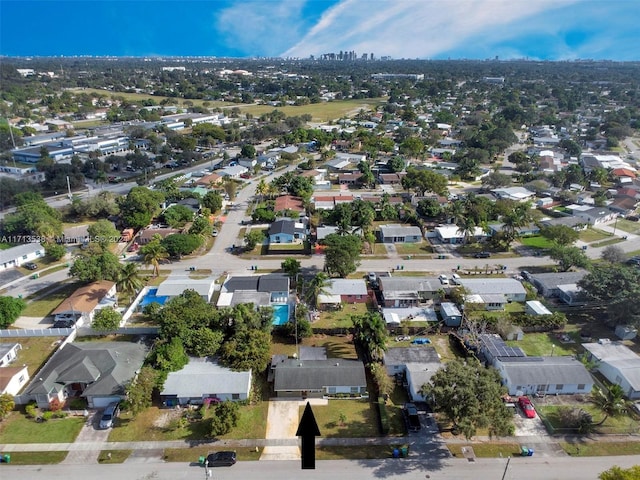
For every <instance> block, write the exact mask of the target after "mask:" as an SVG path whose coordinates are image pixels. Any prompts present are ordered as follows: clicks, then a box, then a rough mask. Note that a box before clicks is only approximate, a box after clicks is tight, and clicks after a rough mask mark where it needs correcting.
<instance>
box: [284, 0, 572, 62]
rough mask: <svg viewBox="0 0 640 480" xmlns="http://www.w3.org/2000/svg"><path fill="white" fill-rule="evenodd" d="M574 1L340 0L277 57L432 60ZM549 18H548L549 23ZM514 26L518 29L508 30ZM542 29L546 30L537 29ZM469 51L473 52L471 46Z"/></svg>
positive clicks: (489, 40)
mask: <svg viewBox="0 0 640 480" xmlns="http://www.w3.org/2000/svg"><path fill="white" fill-rule="evenodd" d="M578 1H579V0H535V1H533V0H529V1H519V0H518V1H514V0H473V1H472V0H420V1H416V0H344V1H342V2H341V3H339V4H337V5H336V6H334V7H333V8H331V9H329V10H327V11H326V12H325V13H324V15H323V16H322V18H321V19H320V21H319V22H318V23H317V24H316V25H315V26H314V27H313V28H312V29H311V30H310V31H309V32H308V33H307V34H306V35H305V36H304V37H303V38H302V40H300V41H299V42H298V43H297V44H295V45H294V46H293V47H290V48H289V49H288V50H286V51H285V52H284V53H283V54H282V56H285V57H306V56H308V55H311V54H314V55H318V54H322V53H328V52H338V51H340V50H355V51H356V52H357V53H359V54H361V53H366V52H374V53H375V54H376V55H377V56H381V55H390V56H392V57H394V58H433V57H436V56H437V55H439V54H443V53H446V52H447V51H450V50H452V49H458V48H459V47H461V46H462V45H464V44H465V42H466V41H467V40H468V39H470V38H474V39H482V43H483V44H484V45H485V46H486V45H488V44H490V43H493V42H499V41H501V40H503V39H506V38H510V37H512V36H519V35H520V34H521V33H522V31H520V30H519V29H520V28H522V27H524V29H525V30H531V29H532V28H535V26H531V25H527V24H526V22H525V21H524V20H526V19H527V18H530V17H532V16H536V15H538V14H540V13H543V12H552V11H554V10H557V9H563V8H565V7H567V6H570V5H571V4H574V3H576V2H578ZM552 16H553V13H550V17H549V18H550V19H551V22H550V23H553V24H555V23H556V22H554V21H553V19H552ZM511 25H518V27H517V28H518V30H515V29H513V28H510V27H511ZM538 27H541V28H542V29H545V26H544V25H542V26H540V25H539V26H538ZM469 50H471V51H472V50H473V46H470V48H469Z"/></svg>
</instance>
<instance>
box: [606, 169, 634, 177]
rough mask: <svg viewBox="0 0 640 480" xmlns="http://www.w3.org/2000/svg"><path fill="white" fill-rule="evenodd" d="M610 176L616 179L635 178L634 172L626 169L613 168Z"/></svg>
mask: <svg viewBox="0 0 640 480" xmlns="http://www.w3.org/2000/svg"><path fill="white" fill-rule="evenodd" d="M611 174H612V175H614V176H615V177H618V178H621V177H629V178H636V172H634V171H633V170H630V169H628V168H614V169H613V170H611Z"/></svg>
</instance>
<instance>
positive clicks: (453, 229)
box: [434, 225, 488, 244]
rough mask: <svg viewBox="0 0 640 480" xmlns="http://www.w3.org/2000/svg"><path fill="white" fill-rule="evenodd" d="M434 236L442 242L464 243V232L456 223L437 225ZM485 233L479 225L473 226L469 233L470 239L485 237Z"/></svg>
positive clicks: (478, 239)
mask: <svg viewBox="0 0 640 480" xmlns="http://www.w3.org/2000/svg"><path fill="white" fill-rule="evenodd" d="M434 232H435V234H436V238H437V239H438V240H440V241H441V242H442V243H451V244H458V243H464V241H465V235H464V232H463V231H462V230H461V229H460V227H458V226H457V225H439V226H437V227H436V228H434ZM487 236H488V235H487V233H486V232H485V231H484V230H483V229H482V228H481V227H474V229H473V232H472V233H471V235H470V237H471V241H481V240H483V239H485V238H487Z"/></svg>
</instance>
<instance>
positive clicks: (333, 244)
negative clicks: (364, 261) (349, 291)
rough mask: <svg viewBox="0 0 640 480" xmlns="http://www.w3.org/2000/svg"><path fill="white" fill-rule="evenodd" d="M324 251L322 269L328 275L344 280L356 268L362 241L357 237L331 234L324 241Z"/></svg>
mask: <svg viewBox="0 0 640 480" xmlns="http://www.w3.org/2000/svg"><path fill="white" fill-rule="evenodd" d="M324 243H325V245H326V246H327V248H326V250H325V263H324V268H325V270H326V271H327V272H328V273H329V275H338V276H340V277H343V278H345V277H346V276H347V275H349V274H350V273H353V272H355V271H356V270H357V268H358V263H359V262H358V260H359V258H360V251H361V250H362V240H361V239H360V237H359V236H357V235H337V234H335V233H332V234H331V235H327V237H326V238H325V239H324Z"/></svg>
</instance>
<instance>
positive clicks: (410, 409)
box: [404, 403, 422, 432]
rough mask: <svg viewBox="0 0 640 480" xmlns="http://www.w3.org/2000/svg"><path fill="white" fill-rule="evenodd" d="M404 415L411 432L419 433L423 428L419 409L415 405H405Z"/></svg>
mask: <svg viewBox="0 0 640 480" xmlns="http://www.w3.org/2000/svg"><path fill="white" fill-rule="evenodd" d="M404 414H405V418H406V420H407V428H408V429H409V431H411V432H417V431H418V430H420V429H421V428H422V425H420V417H419V415H418V408H417V407H416V406H415V404H413V403H405V404H404Z"/></svg>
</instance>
